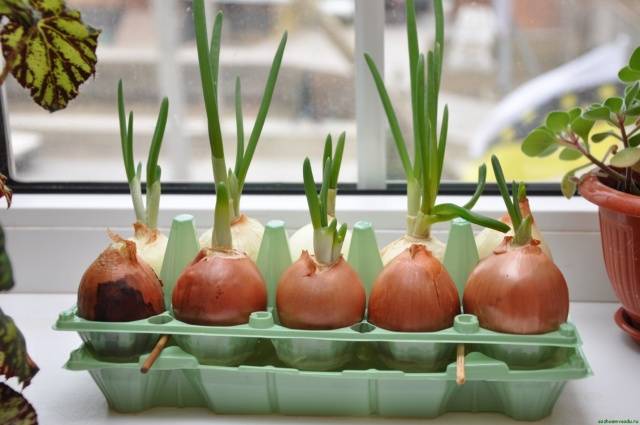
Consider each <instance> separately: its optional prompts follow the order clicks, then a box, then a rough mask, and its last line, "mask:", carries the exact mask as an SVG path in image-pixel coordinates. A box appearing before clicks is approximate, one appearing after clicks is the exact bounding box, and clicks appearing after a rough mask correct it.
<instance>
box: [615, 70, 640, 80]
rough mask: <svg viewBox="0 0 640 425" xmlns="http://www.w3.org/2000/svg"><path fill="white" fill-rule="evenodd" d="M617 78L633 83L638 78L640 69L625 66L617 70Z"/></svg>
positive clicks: (639, 77)
mask: <svg viewBox="0 0 640 425" xmlns="http://www.w3.org/2000/svg"><path fill="white" fill-rule="evenodd" d="M618 78H620V80H622V81H623V82H625V83H633V82H634V81H638V80H640V71H636V70H635V69H631V68H629V67H628V66H625V67H624V68H622V69H621V70H620V72H618Z"/></svg>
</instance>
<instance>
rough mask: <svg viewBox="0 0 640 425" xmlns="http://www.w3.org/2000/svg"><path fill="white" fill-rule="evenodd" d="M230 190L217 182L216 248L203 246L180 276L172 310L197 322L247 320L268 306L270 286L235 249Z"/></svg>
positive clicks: (236, 322) (212, 323) (218, 323)
mask: <svg viewBox="0 0 640 425" xmlns="http://www.w3.org/2000/svg"><path fill="white" fill-rule="evenodd" d="M230 222H231V217H230V208H229V192H228V190H227V187H226V185H225V183H224V182H220V183H218V184H216V208H215V218H214V232H213V236H212V239H213V240H212V243H211V246H213V247H214V248H213V249H208V248H205V249H202V250H201V251H200V252H199V253H198V255H196V258H194V260H193V261H192V262H191V264H190V265H188V266H187V267H186V268H185V269H184V270H183V272H182V273H181V274H180V276H179V277H178V280H177V282H176V286H175V287H174V288H173V294H172V304H173V312H174V314H175V316H176V318H177V319H179V320H182V321H183V322H187V323H192V324H194V325H210V326H231V325H239V324H243V323H247V322H248V321H249V316H250V315H251V313H253V312H254V311H263V310H266V308H267V286H266V284H265V282H264V279H263V278H262V275H261V274H260V271H259V270H258V267H257V266H256V265H255V263H254V262H253V261H252V260H251V259H250V258H249V257H248V256H247V254H245V253H244V252H240V251H237V250H235V249H233V248H232V237H231V228H230Z"/></svg>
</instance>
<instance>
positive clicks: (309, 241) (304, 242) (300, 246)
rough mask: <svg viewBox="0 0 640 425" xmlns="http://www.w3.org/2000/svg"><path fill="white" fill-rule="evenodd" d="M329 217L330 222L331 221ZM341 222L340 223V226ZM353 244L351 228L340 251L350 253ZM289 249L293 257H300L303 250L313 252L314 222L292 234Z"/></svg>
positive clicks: (345, 253) (344, 253)
mask: <svg viewBox="0 0 640 425" xmlns="http://www.w3.org/2000/svg"><path fill="white" fill-rule="evenodd" d="M331 219H332V218H330V219H329V223H330V222H331ZM340 224H341V223H338V226H337V227H338V228H339V227H340ZM350 246H351V230H347V234H346V236H345V238H344V242H343V243H342V249H341V250H340V252H341V253H342V255H345V256H346V255H349V247H350ZM289 250H290V251H291V258H300V255H302V251H308V252H313V224H311V223H309V224H307V225H305V226H303V227H301V228H299V229H298V230H296V232H295V233H294V234H293V235H291V237H290V238H289Z"/></svg>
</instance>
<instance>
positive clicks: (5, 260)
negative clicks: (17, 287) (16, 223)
mask: <svg viewBox="0 0 640 425" xmlns="http://www.w3.org/2000/svg"><path fill="white" fill-rule="evenodd" d="M11 288H13V268H12V267H11V260H10V259H9V255H8V254H7V251H6V249H5V244H4V230H3V228H2V226H0V291H8V290H9V289H11Z"/></svg>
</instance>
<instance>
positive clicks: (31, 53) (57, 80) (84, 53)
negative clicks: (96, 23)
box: [0, 0, 100, 112]
mask: <svg viewBox="0 0 640 425" xmlns="http://www.w3.org/2000/svg"><path fill="white" fill-rule="evenodd" d="M30 2H31V4H32V6H33V7H35V8H36V10H37V12H38V13H35V14H34V16H36V17H34V19H32V20H30V21H29V22H21V21H19V20H11V19H10V20H9V22H7V24H6V25H4V27H3V28H2V30H1V31H0V42H1V43H2V53H3V55H4V57H5V58H7V61H8V62H9V63H10V67H11V74H12V75H13V76H14V77H15V78H16V80H17V81H18V83H20V85H22V86H23V87H24V88H26V89H28V90H30V92H31V97H32V98H33V100H34V101H35V102H36V103H37V104H38V105H40V106H41V107H43V108H44V109H46V110H48V111H50V112H54V111H57V110H59V109H63V108H65V107H66V106H67V104H68V103H69V101H70V100H72V99H74V98H75V97H76V96H77V95H78V89H79V87H80V85H81V84H82V83H84V82H85V81H86V80H87V79H88V78H89V77H90V76H92V75H93V74H95V70H96V62H97V60H98V58H97V56H96V47H97V45H98V36H99V35H100V30H97V29H95V28H93V27H91V26H89V25H87V24H85V23H84V22H83V21H82V18H81V16H80V12H78V11H77V10H73V9H67V8H66V7H65V5H64V2H62V1H61V0H39V1H38V0H31V1H30Z"/></svg>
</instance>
